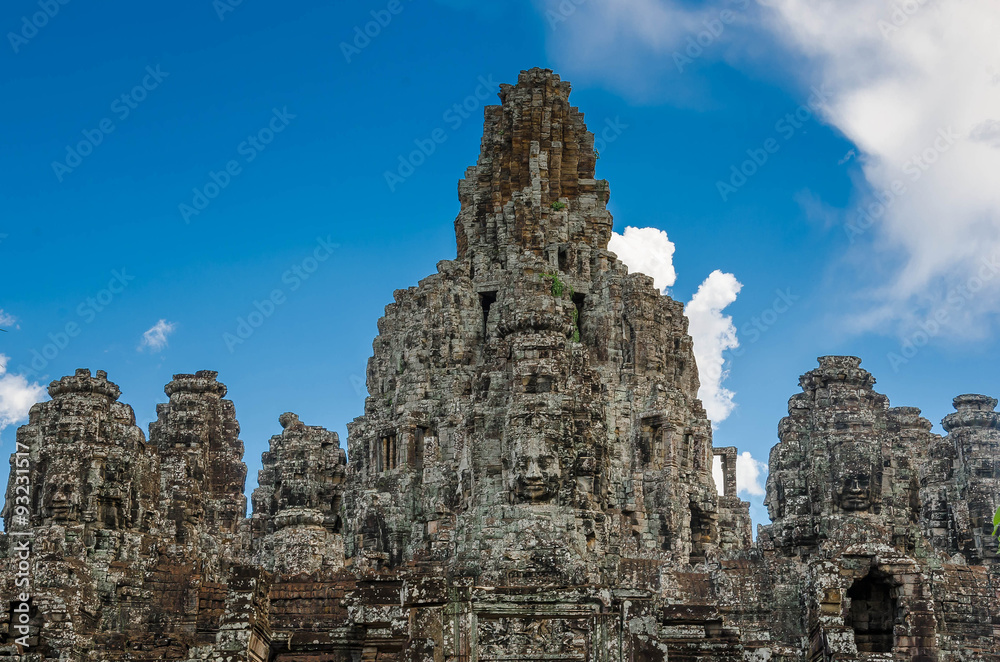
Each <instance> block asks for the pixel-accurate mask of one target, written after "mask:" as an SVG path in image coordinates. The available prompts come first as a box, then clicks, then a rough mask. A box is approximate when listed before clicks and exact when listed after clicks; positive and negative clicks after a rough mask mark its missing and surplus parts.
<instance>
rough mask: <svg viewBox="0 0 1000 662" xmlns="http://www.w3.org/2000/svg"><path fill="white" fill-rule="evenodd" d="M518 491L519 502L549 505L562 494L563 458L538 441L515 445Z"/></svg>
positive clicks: (515, 476)
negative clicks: (560, 482) (560, 485)
mask: <svg viewBox="0 0 1000 662" xmlns="http://www.w3.org/2000/svg"><path fill="white" fill-rule="evenodd" d="M514 455H515V457H514V481H515V482H514V492H515V494H516V495H517V498H518V500H519V501H522V502H528V503H545V502H548V501H551V500H552V499H554V498H555V497H556V495H557V494H558V493H559V481H560V479H561V478H562V467H561V466H560V463H559V456H558V455H556V453H555V452H554V451H553V450H552V449H550V448H548V444H546V443H545V442H544V441H543V440H539V439H536V438H533V439H528V440H525V441H519V442H518V443H515V445H514Z"/></svg>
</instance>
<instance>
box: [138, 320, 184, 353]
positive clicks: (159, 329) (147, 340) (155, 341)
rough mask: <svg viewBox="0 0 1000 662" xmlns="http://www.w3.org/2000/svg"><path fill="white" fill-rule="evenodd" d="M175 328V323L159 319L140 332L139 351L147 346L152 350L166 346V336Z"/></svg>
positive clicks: (155, 350)
mask: <svg viewBox="0 0 1000 662" xmlns="http://www.w3.org/2000/svg"><path fill="white" fill-rule="evenodd" d="M175 328H177V324H176V323H174V322H168V321H167V320H160V321H159V322H157V323H156V324H154V325H153V326H152V327H151V328H150V329H148V330H147V331H146V332H145V333H143V334H142V342H141V343H140V344H139V351H140V352H141V351H143V350H144V349H146V348H147V347H148V348H149V349H150V350H152V351H154V352H159V351H160V350H162V349H163V348H164V347H166V346H167V336H168V335H170V334H171V333H173V331H174V329H175Z"/></svg>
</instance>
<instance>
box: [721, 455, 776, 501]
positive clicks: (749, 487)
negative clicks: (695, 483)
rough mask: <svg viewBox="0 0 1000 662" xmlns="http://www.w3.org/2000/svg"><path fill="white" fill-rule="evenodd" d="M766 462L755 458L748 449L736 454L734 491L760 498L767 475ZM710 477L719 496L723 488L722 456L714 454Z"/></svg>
mask: <svg viewBox="0 0 1000 662" xmlns="http://www.w3.org/2000/svg"><path fill="white" fill-rule="evenodd" d="M767 469H768V467H767V463H766V462H761V461H760V460H758V459H756V458H755V457H754V456H753V455H751V454H750V452H749V451H743V452H742V453H740V454H739V455H737V456H736V492H737V493H738V494H740V495H746V496H749V497H751V498H754V497H756V498H758V499H760V498H762V497H763V496H764V494H765V491H764V477H765V476H766V475H767ZM712 478H714V479H715V487H716V489H717V490H718V491H719V495H720V496H721V495H722V494H723V492H724V489H725V476H724V475H723V472H722V458H721V457H720V456H718V455H716V456H715V457H714V458H713V461H712Z"/></svg>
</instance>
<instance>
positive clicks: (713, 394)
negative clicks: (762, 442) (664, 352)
mask: <svg viewBox="0 0 1000 662" xmlns="http://www.w3.org/2000/svg"><path fill="white" fill-rule="evenodd" d="M608 250H610V251H611V252H613V253H615V254H616V255H617V256H618V259H619V260H621V261H622V262H624V263H625V265H626V266H628V268H629V270H630V271H633V272H635V271H638V272H641V273H644V274H646V275H647V276H651V277H652V278H653V284H654V286H655V287H656V288H657V289H659V290H660V291H661V292H663V293H666V292H667V288H669V287H671V286H672V285H673V284H674V282H675V281H676V280H677V272H676V271H675V270H674V251H675V246H674V243H673V242H672V241H670V239H668V238H667V233H666V232H664V231H663V230H659V229H657V228H634V227H626V228H625V232H624V233H622V234H618V233H617V232H613V233H612V234H611V241H610V242H608ZM742 287H743V285H742V284H740V282H739V281H737V280H736V277H735V276H733V275H732V274H724V273H722V272H721V271H718V270H716V271H713V272H712V273H711V274H710V275H709V277H708V278H707V279H705V282H704V283H702V284H701V286H700V287H699V288H698V291H697V292H696V293H695V295H694V297H693V298H692V299H691V302H690V303H688V305H687V306H686V307H685V308H684V312H685V314H686V315H687V317H688V320H689V323H688V333H690V334H691V338H692V340H693V341H694V356H695V360H696V361H697V363H698V377H699V380H700V381H701V388H700V389H699V391H698V397H699V398H701V401H702V404H704V405H705V411H706V412H707V413H708V418H709V419H710V420H711V421H712V424H713V425H715V424H717V423H719V422H720V421H722V420H724V419H725V418H726V417H727V416H729V414H730V412H732V410H733V408H734V407H735V406H736V405H735V404H734V403H733V396H734V395H735V394H734V393H733V392H732V391H729V390H727V389H725V388H723V387H722V382H723V381H724V380H725V379H726V376H727V372H726V371H725V370H724V366H725V359H724V358H723V356H722V353H723V352H725V351H726V350H727V349H731V348H735V347H739V341H738V340H737V339H736V327H735V326H733V318H732V317H729V316H728V315H723V314H722V310H723V309H724V308H725V307H726V306H728V305H729V304H731V303H732V302H733V301H735V300H736V295H737V293H739V291H740V288H742Z"/></svg>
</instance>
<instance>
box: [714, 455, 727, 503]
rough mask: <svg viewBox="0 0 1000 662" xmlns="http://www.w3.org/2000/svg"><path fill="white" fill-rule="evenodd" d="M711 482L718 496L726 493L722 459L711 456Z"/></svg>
mask: <svg viewBox="0 0 1000 662" xmlns="http://www.w3.org/2000/svg"><path fill="white" fill-rule="evenodd" d="M712 480H714V481H715V489H716V491H718V493H719V496H723V495H724V494H725V493H726V475H725V473H724V472H723V471H722V458H721V457H719V456H718V455H714V456H712Z"/></svg>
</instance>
